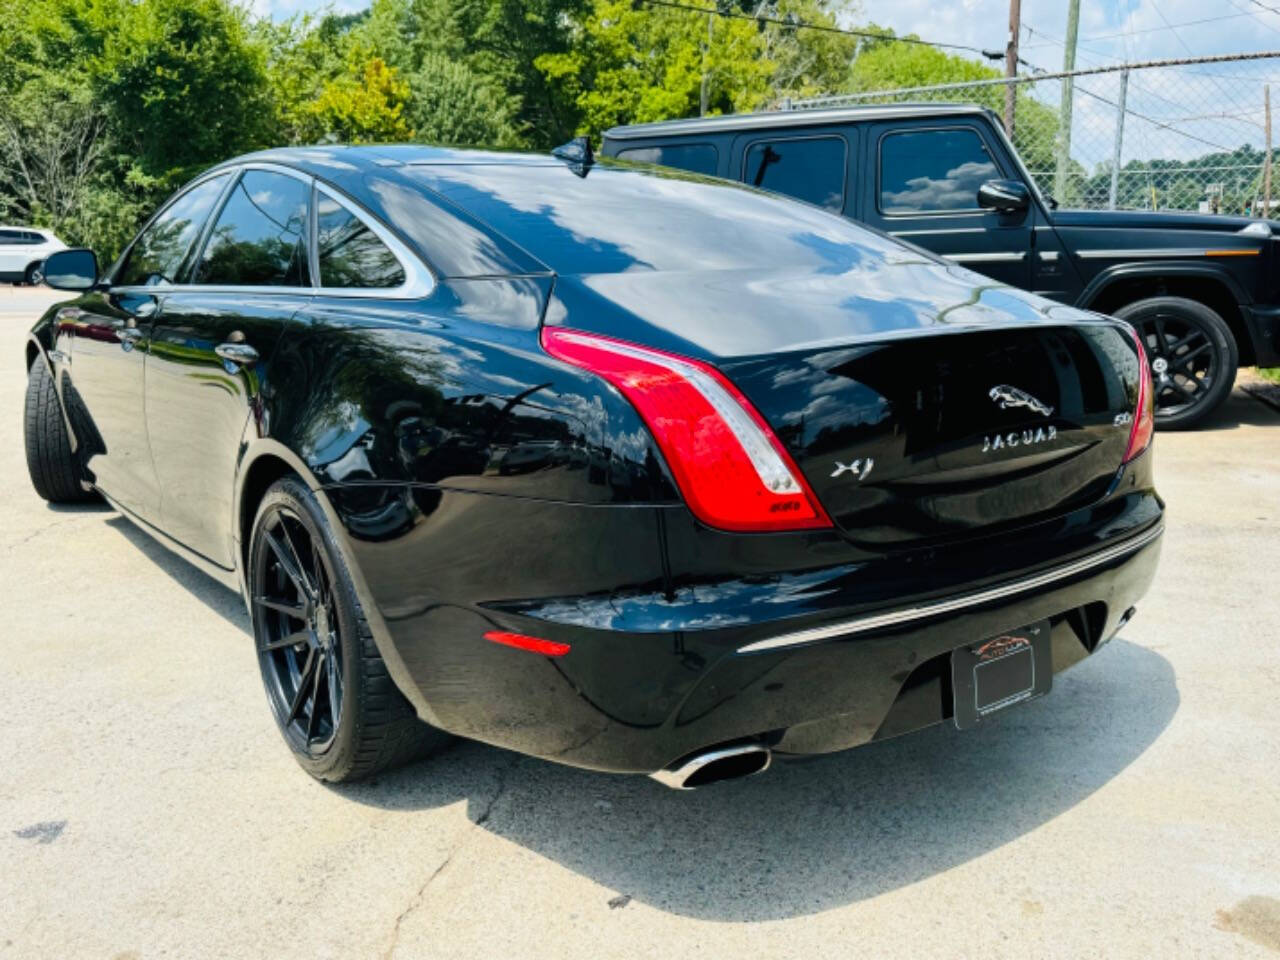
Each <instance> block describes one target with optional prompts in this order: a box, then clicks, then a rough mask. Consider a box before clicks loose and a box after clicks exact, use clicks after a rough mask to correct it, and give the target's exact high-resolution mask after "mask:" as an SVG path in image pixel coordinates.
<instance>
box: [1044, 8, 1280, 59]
mask: <svg viewBox="0 0 1280 960" xmlns="http://www.w3.org/2000/svg"><path fill="white" fill-rule="evenodd" d="M1251 2H1256V0H1251ZM1233 6H1234V4H1233ZM1236 9H1237V10H1238V9H1239V7H1237V8H1236ZM1156 12H1157V13H1159V12H1160V11H1158V10H1157V11H1156ZM1275 12H1280V11H1275ZM1251 16H1253V14H1251V13H1227V14H1223V15H1222V16H1220V17H1203V18H1201V19H1199V20H1187V21H1184V22H1181V23H1169V22H1168V21H1167V20H1166V21H1165V26H1163V27H1143V28H1142V29H1141V30H1126V31H1124V32H1123V33H1100V34H1095V35H1094V36H1092V37H1081V38H1080V42H1081V43H1093V42H1095V41H1098V40H1116V39H1119V38H1123V37H1135V36H1137V35H1138V34H1140V33H1163V32H1164V31H1166V30H1177V29H1178V28H1180V27H1195V26H1199V25H1201V24H1205V23H1219V22H1221V21H1223V20H1238V19H1240V18H1241V17H1251ZM1161 19H1163V17H1161ZM1258 22H1259V23H1261V22H1262V21H1258ZM1033 32H1034V33H1037V34H1039V35H1040V36H1042V37H1044V38H1045V39H1046V40H1049V41H1052V42H1053V43H1056V44H1058V45H1059V46H1061V45H1062V41H1061V40H1058V39H1056V38H1054V37H1051V36H1049V35H1048V34H1047V33H1045V32H1044V31H1043V30H1035V31H1033ZM1029 46H1030V44H1029ZM1035 46H1037V47H1043V46H1046V44H1043V43H1037V44H1035ZM1100 55H1101V56H1105V54H1100Z"/></svg>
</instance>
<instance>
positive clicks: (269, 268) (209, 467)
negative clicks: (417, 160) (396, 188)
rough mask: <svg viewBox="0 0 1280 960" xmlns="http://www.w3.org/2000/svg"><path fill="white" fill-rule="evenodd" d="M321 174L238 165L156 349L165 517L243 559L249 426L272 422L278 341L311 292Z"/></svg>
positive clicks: (170, 299)
mask: <svg viewBox="0 0 1280 960" xmlns="http://www.w3.org/2000/svg"><path fill="white" fill-rule="evenodd" d="M311 192H312V185H311V179H310V178H309V177H307V176H306V175H304V174H301V173H297V172H295V171H292V170H288V169H285V168H274V167H269V166H266V165H251V166H248V167H246V168H244V169H243V170H241V171H240V172H239V173H237V174H236V180H235V182H234V184H233V185H232V186H231V187H230V189H229V190H228V191H227V193H226V196H225V197H224V198H223V200H222V203H221V206H220V209H219V211H218V213H217V215H216V216H215V218H214V220H213V225H212V227H211V228H210V229H209V230H207V231H206V234H207V235H206V237H205V239H204V242H203V246H202V248H201V250H200V252H199V253H198V254H197V255H196V256H195V257H194V258H193V264H192V267H191V269H190V275H189V276H188V277H186V278H185V282H183V283H182V284H180V285H178V286H177V287H176V288H175V289H174V290H172V291H171V292H170V293H169V294H168V295H167V296H166V297H165V303H164V307H163V309H162V310H161V312H160V314H159V317H158V319H157V320H156V322H155V325H154V327H153V329H152V333H151V352H150V354H149V355H148V357H147V374H146V409H147V429H148V432H149V434H150V437H151V447H152V452H153V455H154V459H155V465H156V475H157V478H158V480H159V484H160V488H161V513H162V516H163V520H162V526H163V528H164V530H165V532H166V533H168V534H169V535H170V536H172V537H173V538H174V539H175V540H178V541H179V542H180V543H182V544H184V545H185V546H187V547H188V548H189V549H191V550H193V551H195V552H196V553H199V554H200V555H202V556H203V557H205V558H206V559H207V560H210V561H212V562H213V563H215V564H217V565H218V566H221V567H225V568H227V569H232V568H233V567H234V566H235V546H234V534H233V530H234V524H233V522H232V516H231V513H232V503H233V491H234V482H235V475H236V463H237V459H238V457H239V455H240V450H241V444H242V442H243V440H244V435H245V431H246V430H251V431H252V430H261V429H262V428H263V424H262V423H261V422H260V418H261V410H262V406H261V398H262V392H263V389H264V386H265V383H266V379H267V371H268V364H269V360H270V357H271V353H272V351H273V349H274V348H275V345H276V343H277V342H278V341H279V339H280V335H281V333H282V332H283V330H284V327H285V325H286V323H288V321H289V319H290V318H291V317H292V316H293V315H294V314H295V313H297V312H298V310H299V309H300V308H301V307H302V306H303V305H305V304H306V303H307V301H308V300H309V299H310V296H311V295H310V293H309V290H310V288H311V287H312V285H313V284H312V278H311V265H310V255H309V240H308V237H309V234H310V207H311Z"/></svg>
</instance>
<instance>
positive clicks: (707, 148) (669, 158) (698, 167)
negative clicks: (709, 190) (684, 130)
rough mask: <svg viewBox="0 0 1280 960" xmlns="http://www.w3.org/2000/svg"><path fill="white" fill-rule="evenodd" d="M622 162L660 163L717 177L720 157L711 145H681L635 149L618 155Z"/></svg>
mask: <svg viewBox="0 0 1280 960" xmlns="http://www.w3.org/2000/svg"><path fill="white" fill-rule="evenodd" d="M618 159H620V160H634V161H635V162H636V163H658V164H661V165H662V166H664V167H675V168H676V169H677V170H688V171H689V172H690V173H705V174H707V175H708V176H712V177H714V176H715V175H716V167H717V166H719V164H720V155H719V153H718V152H717V151H716V148H715V147H714V146H713V145H711V144H709V143H681V144H674V145H672V146H668V147H633V148H632V149H630V150H623V151H621V152H620V153H619V154H618Z"/></svg>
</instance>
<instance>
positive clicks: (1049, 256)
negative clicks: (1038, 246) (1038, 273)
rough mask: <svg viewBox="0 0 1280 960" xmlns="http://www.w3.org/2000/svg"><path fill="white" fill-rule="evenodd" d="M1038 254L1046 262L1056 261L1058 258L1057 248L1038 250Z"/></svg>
mask: <svg viewBox="0 0 1280 960" xmlns="http://www.w3.org/2000/svg"><path fill="white" fill-rule="evenodd" d="M1036 255H1037V256H1038V257H1039V258H1040V259H1041V260H1043V261H1044V262H1045V263H1054V262H1056V261H1057V259H1058V251H1057V250H1038V251H1036Z"/></svg>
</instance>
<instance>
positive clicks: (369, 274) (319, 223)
mask: <svg viewBox="0 0 1280 960" xmlns="http://www.w3.org/2000/svg"><path fill="white" fill-rule="evenodd" d="M316 203H317V205H316V249H317V252H318V254H319V257H318V259H319V262H320V286H322V287H371V288H382V289H386V288H388V287H399V286H402V285H403V284H404V280H405V278H404V268H403V267H402V266H400V261H399V260H397V259H396V255H395V254H394V253H392V252H391V251H390V250H389V249H387V245H386V244H385V243H383V242H382V241H381V240H379V239H378V235H377V234H375V233H374V232H373V230H372V229H370V228H369V226H368V224H366V223H365V222H364V221H363V220H361V219H360V218H359V217H358V216H356V215H355V214H354V213H353V212H352V211H350V210H348V209H347V208H346V207H345V206H343V205H342V204H341V203H340V202H338V201H337V200H335V199H334V198H333V197H330V196H328V195H327V194H325V193H320V194H319V196H318V198H317V201H316Z"/></svg>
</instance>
